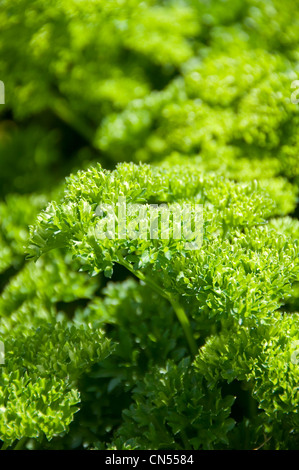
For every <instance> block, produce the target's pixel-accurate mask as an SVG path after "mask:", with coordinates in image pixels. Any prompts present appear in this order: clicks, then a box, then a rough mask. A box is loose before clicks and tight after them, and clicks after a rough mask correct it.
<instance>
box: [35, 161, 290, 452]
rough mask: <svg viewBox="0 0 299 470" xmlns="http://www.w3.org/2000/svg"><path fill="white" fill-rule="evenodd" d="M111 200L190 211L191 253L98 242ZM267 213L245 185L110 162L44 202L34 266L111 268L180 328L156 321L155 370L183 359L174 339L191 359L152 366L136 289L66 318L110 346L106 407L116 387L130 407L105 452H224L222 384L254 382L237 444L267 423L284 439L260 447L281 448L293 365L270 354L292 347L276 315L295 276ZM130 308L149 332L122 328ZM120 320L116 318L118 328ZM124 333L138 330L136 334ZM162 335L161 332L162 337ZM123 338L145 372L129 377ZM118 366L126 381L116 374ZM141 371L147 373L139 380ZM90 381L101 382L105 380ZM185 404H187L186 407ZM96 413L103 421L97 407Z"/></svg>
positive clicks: (226, 403)
mask: <svg viewBox="0 0 299 470" xmlns="http://www.w3.org/2000/svg"><path fill="white" fill-rule="evenodd" d="M119 195H125V196H126V197H127V200H128V202H132V203H134V202H139V203H143V204H144V205H145V206H146V204H148V203H155V202H156V203H157V202H161V201H163V202H166V203H168V204H170V203H175V202H176V203H178V202H181V203H183V202H186V200H188V201H189V202H195V201H196V202H197V203H201V204H202V205H203V219H204V234H203V243H202V246H201V247H200V248H199V249H198V250H193V251H186V250H184V245H183V244H182V241H181V240H176V239H174V238H171V237H170V239H169V240H160V239H158V240H151V239H146V240H145V239H144V240H141V239H138V238H137V239H136V238H126V239H109V238H106V239H98V237H97V231H96V225H97V223H98V216H97V213H96V208H97V207H98V205H100V204H103V203H116V202H117V200H118V196H119ZM273 215H275V204H273V202H272V201H271V199H270V198H269V196H268V195H267V193H265V191H263V190H262V189H260V188H258V187H257V185H256V184H248V183H246V184H245V183H242V184H241V183H232V182H230V181H229V180H225V179H222V180H219V178H217V177H211V176H209V177H205V176H203V175H202V174H201V171H200V170H197V172H196V169H195V167H193V166H189V167H188V166H172V167H153V166H149V165H139V166H137V165H132V164H120V165H118V166H117V168H116V169H115V170H114V171H113V172H109V171H106V170H102V168H101V167H98V168H97V169H96V168H94V169H91V170H88V171H87V172H79V173H78V174H77V175H73V176H71V177H70V178H69V179H68V184H67V186H66V190H65V196H64V198H63V199H62V201H61V202H60V203H51V204H50V205H49V206H48V208H47V209H46V210H45V211H44V212H43V213H41V215H40V216H39V218H38V224H37V225H36V226H35V227H32V229H31V238H30V244H29V251H30V254H31V256H33V257H34V258H36V257H38V256H40V255H41V254H43V253H45V252H48V251H49V250H52V249H57V248H59V249H61V248H63V247H67V248H68V250H70V252H71V253H72V255H73V257H74V259H77V260H80V262H81V263H83V266H84V269H89V271H90V273H92V274H97V273H98V272H104V273H105V275H106V276H109V277H110V276H111V274H112V272H113V269H114V268H115V265H116V266H117V265H120V266H123V267H125V268H126V269H127V271H128V273H129V272H130V273H132V274H134V275H135V276H136V277H137V278H139V279H140V281H141V282H142V283H145V284H147V286H148V288H149V289H152V291H153V293H156V294H155V295H160V296H161V297H162V298H164V299H165V300H164V302H165V301H167V302H168V305H169V307H172V310H173V313H174V314H176V315H177V319H178V321H179V322H180V323H181V334H180V336H179V337H177V336H176V335H177V333H176V334H175V335H174V330H173V326H172V323H173V322H172V321H170V323H169V319H168V320H167V321H166V323H164V322H165V320H163V323H164V324H167V325H169V327H170V331H171V336H172V340H174V343H172V344H173V345H174V349H173V347H172V348H171V349H170V350H169V349H168V351H169V352H168V353H167V355H166V356H165V359H164V361H165V360H166V359H168V358H170V357H171V356H172V361H174V360H175V361H176V362H177V361H178V360H179V358H180V356H181V355H182V354H186V352H185V353H184V352H183V351H184V350H182V349H181V348H182V346H179V344H181V341H182V339H183V338H184V336H185V341H186V343H185V345H186V346H187V345H188V346H189V348H190V350H191V353H192V355H193V354H195V355H196V359H195V363H194V364H193V365H192V366H191V365H190V363H188V362H186V359H184V360H183V362H182V363H181V364H180V365H178V364H177V363H176V362H169V363H168V365H167V366H166V369H165V370H164V369H163V366H162V369H161V365H160V366H159V364H158V363H157V361H158V362H160V359H162V358H161V356H160V355H159V354H158V351H157V350H156V349H155V344H156V342H159V346H161V345H162V344H163V341H165V339H164V338H163V337H160V334H159V336H158V338H159V339H158V338H157V337H156V334H157V333H156V334H155V333H154V332H155V331H161V330H160V328H161V327H158V329H157V325H158V324H159V317H157V318H155V315H154V314H150V311H151V310H150V309H149V308H148V307H147V308H146V311H145V312H144V313H143V312H142V310H143V308H144V307H142V306H140V307H138V306H137V305H138V303H139V304H140V303H141V305H143V303H144V304H145V305H147V303H148V302H147V301H146V298H145V297H144V294H141V292H142V289H145V286H144V287H142V286H139V287H137V285H136V284H135V283H133V284H130V283H127V284H126V283H125V284H120V285H119V287H117V288H116V289H115V288H114V287H113V285H111V286H110V287H109V290H106V291H105V292H104V294H105V297H104V301H102V300H97V301H93V302H92V303H91V304H90V305H89V306H88V308H87V309H86V310H83V311H81V313H79V314H76V316H75V321H76V322H78V321H79V323H80V324H81V323H84V322H91V323H92V324H94V325H98V327H102V326H103V325H105V324H106V325H109V324H113V326H114V328H113V331H114V332H113V333H111V331H110V335H111V337H112V338H113V340H115V341H117V342H119V346H118V347H117V348H116V353H115V354H116V359H114V358H113V356H111V359H109V360H108V363H107V364H106V366H105V365H103V367H104V369H105V368H106V369H107V370H108V371H109V373H108V377H109V382H106V385H105V387H107V388H106V392H105V396H106V399H107V395H108V396H109V392H110V393H111V391H113V389H114V390H115V387H116V388H118V387H119V386H120V385H121V384H122V383H123V386H124V389H127V390H130V389H133V396H132V398H133V400H134V402H135V403H134V404H132V405H131V406H130V411H129V412H125V413H124V422H123V423H122V425H121V426H120V428H119V430H118V431H117V433H116V441H115V443H114V444H113V445H115V446H116V447H117V446H120V447H121V448H126V446H132V448H151V446H152V447H154V448H173V449H180V448H184V447H185V448H186V446H187V448H192V449H199V448H221V447H227V448H230V446H231V443H230V435H231V436H232V437H231V439H232V440H233V439H234V433H233V431H232V429H233V427H234V419H233V418H232V416H231V414H232V410H231V407H232V405H233V402H234V398H233V397H232V396H231V395H230V394H228V395H225V396H224V395H223V394H222V393H221V390H222V388H223V383H224V382H225V381H226V382H227V383H228V384H229V383H231V382H233V381H235V382H240V383H243V382H248V383H249V384H251V383H256V385H255V386H248V390H247V394H248V395H249V397H250V396H251V397H252V398H251V399H252V400H254V402H256V406H259V407H260V409H261V410H262V411H263V414H261V416H258V417H256V416H255V413H254V414H253V416H251V418H252V421H250V426H251V427H252V428H254V427H255V429H256V432H255V433H253V435H254V440H253V441H252V442H251V441H250V440H249V443H248V445H249V446H255V445H257V442H258V441H259V440H261V439H262V438H263V434H267V433H269V432H270V431H269V430H273V432H275V429H276V428H275V426H274V425H273V426H274V428H273V426H272V424H273V423H274V422H276V421H277V420H278V422H279V423H280V426H281V428H280V429H283V430H284V434H283V436H282V437H281V441H279V436H281V433H280V431H279V432H278V434H277V435H274V436H272V444H273V445H274V446H278V445H281V443H283V442H284V443H285V444H286V445H292V444H290V442H291V443H292V439H290V437H289V435H290V433H291V432H292V426H293V425H294V419H296V413H297V412H298V405H297V400H296V398H294V393H295V389H294V385H291V384H292V383H293V384H295V383H296V380H297V374H298V371H297V368H296V365H295V364H292V363H291V364H289V363H290V361H291V354H290V353H286V352H284V348H283V347H282V345H286V346H285V347H287V348H288V349H289V351H291V349H292V347H293V346H292V342H294V341H296V340H297V339H296V337H297V334H295V331H296V322H297V316H295V317H285V316H284V315H283V314H282V313H280V311H279V309H280V308H281V307H282V306H283V305H284V303H285V301H286V300H287V299H288V298H290V297H292V294H293V290H292V285H293V283H294V281H295V280H296V279H298V273H299V264H298V245H297V241H296V240H295V238H296V230H297V226H296V224H295V223H292V222H290V220H289V219H273V220H272V221H271V222H267V219H268V218H269V217H271V216H273ZM171 222H172V220H171ZM232 273H233V274H232ZM139 291H140V294H139V293H138V292H139ZM140 295H141V297H139V296H140ZM118 296H119V297H118ZM138 298H139V301H138V300H137V299H138ZM129 299H131V300H129ZM136 302H137V304H136ZM154 305H155V304H154ZM119 309H121V312H122V313H121V316H119V315H120V313H118V312H119V311H120V310H119ZM155 309H156V307H155ZM164 309H165V308H164ZM164 309H163V310H164ZM163 310H162V311H163ZM131 311H133V312H134V311H135V312H136V313H138V312H139V315H142V318H143V321H145V320H146V318H147V315H149V314H150V315H151V321H152V322H153V324H151V325H148V324H146V326H145V327H144V329H143V327H142V325H140V324H139V322H137V320H136V319H134V315H136V313H135V314H134V313H133V318H131V315H130V312H131ZM158 311H159V309H158ZM146 312H148V313H146ZM123 315H125V317H128V319H127V320H126V322H125V323H123V321H124V320H123V318H124V317H123ZM162 318H163V317H162ZM161 320H162V319H161ZM134 324H135V325H136V326H137V324H138V331H136V330H135V327H134ZM122 325H123V326H122ZM178 325H179V323H178ZM269 325H271V328H270V329H269ZM275 325H276V327H275ZM122 328H125V329H124V330H122ZM164 330H165V328H164ZM108 331H109V330H108ZM142 331H144V335H146V336H147V337H148V339H146V337H145V336H144V339H142V334H143V333H142ZM162 331H163V330H162ZM271 331H273V335H274V337H275V341H276V342H277V346H276V347H277V348H278V349H279V348H282V351H281V358H280V359H279V357H280V356H278V354H277V352H276V353H275V356H274V357H275V358H276V360H275V361H274V362H273V358H272V356H271V357H270V358H269V354H270V353H269V346H271V347H272V343H270V344H269V341H270V339H268V340H267V338H271ZM266 332H267V334H266ZM115 333H116V336H115ZM132 334H133V336H132ZM165 334H167V335H168V333H167V330H165ZM135 335H136V336H137V337H138V338H139V339H138V343H139V348H141V350H145V351H146V355H147V360H146V363H147V367H146V368H145V369H144V366H143V367H142V369H141V370H140V363H139V360H140V352H137V350H136V349H135V348H136V346H134V343H135V345H136V339H134V337H136V336H135ZM175 337H177V340H175ZM166 338H167V336H166ZM145 339H146V342H145V343H144V341H145ZM132 340H133V342H132ZM168 341H169V340H167V341H166V342H168ZM151 342H152V343H153V345H151ZM273 344H274V343H273ZM273 347H275V346H273ZM198 348H199V350H198ZM221 348H222V349H221ZM150 351H151V352H150ZM165 352H166V351H165ZM165 352H164V354H163V356H164V355H165ZM169 353H171V355H170V354H169ZM187 354H188V353H187ZM163 356H162V357H163ZM124 360H125V363H124ZM122 364H123V366H122ZM188 364H189V365H188ZM261 364H263V366H261ZM124 365H125V368H126V369H127V372H126V373H125V372H123V371H122V368H123V367H124ZM194 367H195V369H194ZM153 368H154V370H156V372H152V371H151V370H152V369H153ZM286 368H288V369H289V375H290V377H289V380H285V381H284V382H283V381H282V380H280V379H279V378H275V377H276V376H277V377H279V374H281V375H283V374H285V370H286ZM147 370H148V374H147V375H146V376H145V378H144V379H143V375H144V372H146V371H147ZM198 370H199V375H197V374H198V372H197V371H198ZM141 371H142V374H141ZM161 374H162V376H161ZM273 374H274V375H273ZM275 374H276V375H275ZM100 376H101V377H102V378H104V377H105V373H104V374H100ZM108 377H107V378H108ZM132 378H134V379H133V382H134V383H132ZM136 381H137V386H136V387H137V388H135V382H136ZM273 381H274V383H277V384H278V385H277V386H278V389H279V390H278V392H277V393H279V396H281V397H282V398H281V400H282V402H284V404H285V407H286V408H284V409H285V410H286V411H287V412H286V413H283V412H282V413H278V414H277V410H278V409H277V406H278V405H277V398H276V395H275V394H273V393H272V389H273ZM292 390H293V392H292ZM170 391H171V393H170ZM102 393H103V392H102ZM189 394H191V395H189ZM217 397H218V398H217ZM186 403H190V409H189V408H188V407H187V408H186ZM98 413H99V414H100V415H101V417H102V419H103V416H102V410H98ZM188 413H190V416H189V414H188ZM191 416H192V418H191ZM292 416H294V417H292ZM208 423H209V424H208ZM271 426H272V427H271ZM230 433H231V434H230ZM99 435H100V433H98V436H99ZM252 439H253V438H252ZM277 439H278V440H277ZM279 442H280V444H279ZM239 445H240V443H239Z"/></svg>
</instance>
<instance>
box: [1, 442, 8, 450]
mask: <svg viewBox="0 0 299 470" xmlns="http://www.w3.org/2000/svg"><path fill="white" fill-rule="evenodd" d="M7 447H9V444H8V443H7V442H3V444H2V447H1V450H6V449H7Z"/></svg>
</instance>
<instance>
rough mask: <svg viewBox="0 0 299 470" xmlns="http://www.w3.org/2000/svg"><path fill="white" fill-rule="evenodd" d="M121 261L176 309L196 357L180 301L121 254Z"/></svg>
mask: <svg viewBox="0 0 299 470" xmlns="http://www.w3.org/2000/svg"><path fill="white" fill-rule="evenodd" d="M119 259H120V264H122V265H123V266H124V267H125V268H127V269H128V270H129V271H130V272H131V273H132V274H134V275H135V276H137V277H138V278H139V279H140V280H141V281H143V282H145V283H146V284H147V285H148V286H150V287H151V288H152V289H153V290H154V291H155V292H157V293H158V294H159V295H161V296H162V297H164V298H165V299H167V300H168V301H169V302H170V303H171V305H172V308H173V309H174V311H175V313H176V316H177V318H178V320H179V322H180V323H181V325H182V328H183V330H184V333H185V336H186V339H187V341H188V344H189V348H190V351H191V353H192V356H196V354H197V351H198V348H197V346H196V343H195V340H194V338H193V334H192V330H191V326H190V322H189V319H188V317H187V315H186V313H185V311H184V309H183V308H182V306H181V305H180V303H179V302H178V300H177V299H176V298H175V297H174V296H173V295H171V294H170V293H168V292H166V291H164V290H163V289H162V288H161V287H160V286H158V285H157V284H156V283H155V282H154V281H152V280H151V279H150V278H148V277H147V276H145V275H144V274H143V273H142V272H141V271H139V270H136V271H135V270H134V269H133V268H132V266H131V264H130V263H128V262H127V261H126V260H125V259H124V258H123V257H122V255H121V254H119Z"/></svg>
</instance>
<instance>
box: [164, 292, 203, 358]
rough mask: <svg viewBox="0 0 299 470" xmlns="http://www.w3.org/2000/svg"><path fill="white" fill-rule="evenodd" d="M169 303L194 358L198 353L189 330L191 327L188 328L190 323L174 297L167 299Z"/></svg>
mask: <svg viewBox="0 0 299 470" xmlns="http://www.w3.org/2000/svg"><path fill="white" fill-rule="evenodd" d="M169 301H170V303H171V305H172V307H173V309H174V311H175V313H176V316H177V317H178V319H179V321H180V323H181V325H182V327H183V330H184V333H185V336H186V338H187V341H188V344H189V348H190V351H191V353H192V355H193V356H196V354H197V352H198V347H197V346H196V343H195V340H194V338H193V334H192V330H191V326H190V322H189V319H188V317H187V315H186V313H185V310H184V309H183V307H182V306H181V305H180V304H179V302H178V301H177V300H176V299H175V298H174V297H171V296H170V297H169Z"/></svg>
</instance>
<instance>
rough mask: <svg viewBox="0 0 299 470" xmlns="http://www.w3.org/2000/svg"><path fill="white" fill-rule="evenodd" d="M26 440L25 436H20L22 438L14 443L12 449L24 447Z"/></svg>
mask: <svg viewBox="0 0 299 470" xmlns="http://www.w3.org/2000/svg"><path fill="white" fill-rule="evenodd" d="M26 441H27V437H26V436H25V437H22V439H20V440H19V442H18V443H17V444H16V445H15V447H14V449H13V450H21V449H22V448H23V447H24V444H25V443H26Z"/></svg>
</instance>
